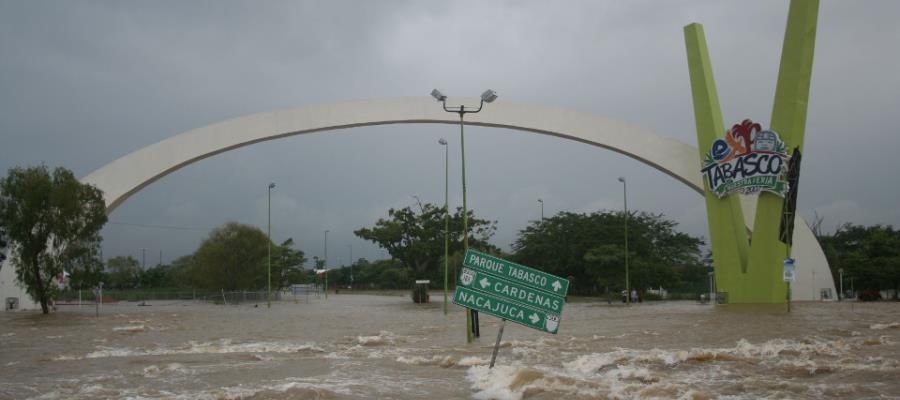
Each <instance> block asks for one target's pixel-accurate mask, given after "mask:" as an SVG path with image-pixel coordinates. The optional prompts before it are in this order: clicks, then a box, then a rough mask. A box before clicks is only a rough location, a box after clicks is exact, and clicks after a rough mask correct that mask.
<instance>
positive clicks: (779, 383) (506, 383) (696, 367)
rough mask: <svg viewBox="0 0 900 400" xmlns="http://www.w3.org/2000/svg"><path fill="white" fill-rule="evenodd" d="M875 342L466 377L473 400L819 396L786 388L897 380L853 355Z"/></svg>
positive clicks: (768, 346)
mask: <svg viewBox="0 0 900 400" xmlns="http://www.w3.org/2000/svg"><path fill="white" fill-rule="evenodd" d="M881 343H884V339H883V338H879V339H877V340H876V339H871V338H869V339H866V338H863V337H854V338H852V339H850V340H844V339H843V338H838V339H834V340H830V339H823V338H818V337H808V338H804V339H802V340H787V339H772V340H768V341H765V342H762V343H758V344H754V343H750V342H749V341H747V340H744V339H741V340H739V341H738V342H737V343H736V344H735V346H734V347H728V348H692V349H689V350H680V349H675V350H664V349H649V350H642V349H627V348H619V349H616V350H614V351H610V352H605V353H593V354H586V355H580V356H577V357H575V358H574V359H572V360H570V361H565V362H562V363H561V364H560V365H556V366H553V365H539V364H536V365H525V364H526V363H521V362H519V363H516V362H513V364H512V365H501V366H497V367H495V368H494V369H488V368H487V367H485V366H483V365H479V366H473V367H472V368H469V370H468V371H467V377H466V378H467V380H468V381H469V382H470V383H471V387H472V389H473V390H475V394H474V397H475V398H479V399H504V400H505V399H513V400H518V399H521V398H522V397H523V396H524V395H526V394H534V393H540V392H550V393H554V394H557V395H560V396H563V397H565V396H587V397H607V398H684V399H693V398H720V397H721V398H727V397H729V396H732V398H745V399H749V398H759V397H760V396H774V397H796V396H798V395H801V397H810V396H811V397H820V396H819V395H817V394H816V393H818V392H817V391H818V390H820V389H821V388H819V389H816V388H814V387H812V386H809V385H804V384H799V383H797V382H794V379H795V378H796V377H797V376H798V374H799V375H801V376H803V375H806V376H809V375H817V374H828V373H834V372H835V371H841V370H860V371H876V372H883V373H884V372H887V373H891V372H895V371H896V372H898V373H900V361H897V360H892V359H885V358H881V357H875V358H873V357H868V358H862V357H860V356H859V351H858V350H859V349H861V348H863V346H869V345H878V344H881ZM526 344H527V343H518V345H523V346H524V345H526ZM398 361H401V362H402V361H403V360H400V359H398ZM412 361H416V360H412ZM424 361H425V362H426V363H427V362H428V361H432V362H433V361H434V360H428V359H425V360H424ZM762 371H771V373H766V378H765V379H762V378H760V376H759V374H760V373H762ZM737 381H741V382H743V383H742V386H743V390H746V393H745V394H740V395H732V394H730V393H715V390H716V389H710V388H713V387H714V388H728V387H731V386H733V383H734V382H737ZM723 383H724V384H723ZM707 390H709V391H710V392H707Z"/></svg>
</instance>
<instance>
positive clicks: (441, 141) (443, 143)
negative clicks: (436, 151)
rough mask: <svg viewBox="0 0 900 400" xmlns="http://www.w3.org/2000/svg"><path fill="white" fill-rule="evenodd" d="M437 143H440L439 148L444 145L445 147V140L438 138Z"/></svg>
mask: <svg viewBox="0 0 900 400" xmlns="http://www.w3.org/2000/svg"><path fill="white" fill-rule="evenodd" d="M438 143H440V144H441V146H446V145H447V140H445V139H444V138H440V139H438Z"/></svg>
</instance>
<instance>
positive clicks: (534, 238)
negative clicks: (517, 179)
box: [513, 211, 704, 293]
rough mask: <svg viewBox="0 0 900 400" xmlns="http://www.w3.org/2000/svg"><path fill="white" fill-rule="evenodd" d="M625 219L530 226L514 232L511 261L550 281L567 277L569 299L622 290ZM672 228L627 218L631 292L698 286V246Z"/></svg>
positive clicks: (656, 220)
mask: <svg viewBox="0 0 900 400" xmlns="http://www.w3.org/2000/svg"><path fill="white" fill-rule="evenodd" d="M625 217H626V216H625V214H624V213H622V212H611V211H601V212H595V213H591V214H576V213H569V212H561V213H558V214H557V215H555V216H553V217H550V218H547V219H544V220H543V221H535V222H533V223H531V224H530V225H529V226H527V227H526V228H525V229H523V230H521V231H520V232H519V235H518V238H517V239H516V241H515V242H514V243H513V250H514V251H515V252H516V253H515V254H514V255H513V259H514V260H515V261H517V262H520V263H522V264H524V265H528V266H531V267H535V268H538V269H541V270H544V271H546V272H549V273H551V274H554V275H559V276H564V277H570V276H571V277H573V278H574V281H573V285H572V289H570V290H571V291H572V293H596V292H598V291H604V290H606V288H607V287H608V288H609V289H610V290H618V289H624V287H625V235H624V231H625V230H624V226H625ZM676 226H677V224H676V223H675V222H673V221H669V220H666V219H665V218H663V216H662V215H661V214H660V215H657V214H649V213H644V212H630V213H629V214H628V254H629V270H630V276H629V280H630V282H631V286H632V287H636V288H648V287H657V286H665V287H668V288H672V289H680V288H681V287H683V286H684V285H689V284H690V285H691V286H694V285H693V284H695V283H701V282H703V281H702V276H703V274H704V272H703V267H702V265H703V263H702V261H701V252H700V246H701V245H702V244H703V241H702V240H700V239H698V238H694V237H691V236H689V235H686V234H684V233H680V232H677V231H675V227H676ZM698 276H699V277H700V278H698ZM693 280H697V282H693Z"/></svg>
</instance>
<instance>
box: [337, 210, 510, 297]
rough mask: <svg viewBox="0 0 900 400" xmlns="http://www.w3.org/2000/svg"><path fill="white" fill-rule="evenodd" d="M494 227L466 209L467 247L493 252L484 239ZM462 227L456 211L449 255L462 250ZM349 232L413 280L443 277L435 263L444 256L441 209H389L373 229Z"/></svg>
mask: <svg viewBox="0 0 900 400" xmlns="http://www.w3.org/2000/svg"><path fill="white" fill-rule="evenodd" d="M496 225H497V223H496V221H488V220H484V219H479V218H476V217H475V214H474V212H473V211H472V210H469V212H468V229H469V246H470V247H472V248H475V249H480V250H484V251H491V252H496V251H497V249H496V247H494V246H493V245H491V244H490V243H488V239H490V237H491V236H493V234H494V232H495V231H496V230H497V226H496ZM462 226H463V213H462V208H457V209H456V212H455V213H453V214H452V215H450V222H449V231H450V232H449V235H448V236H449V242H450V243H449V248H450V252H451V253H453V252H457V251H462V249H463V227H462ZM353 233H354V234H356V236H358V237H360V238H362V239H365V240H369V241H371V242H373V243H375V244H377V245H378V246H380V247H381V248H383V249H385V250H387V252H388V254H390V255H391V257H393V258H395V259H397V260H399V261H400V262H402V263H403V265H405V266H406V267H408V268H410V269H411V271H412V274H413V277H415V278H418V279H424V278H427V279H431V280H435V279H438V277H442V276H443V275H442V271H443V269H441V268H438V266H439V260H441V259H442V257H443V256H444V208H443V207H437V206H435V205H433V204H424V205H422V204H420V205H419V210H418V211H416V210H413V209H412V208H411V207H406V208H402V209H399V210H395V209H390V210H388V218H387V219H385V218H379V219H378V221H376V222H375V226H374V227H372V228H361V229H357V230H355V231H353ZM440 265H443V264H440ZM441 279H443V278H441Z"/></svg>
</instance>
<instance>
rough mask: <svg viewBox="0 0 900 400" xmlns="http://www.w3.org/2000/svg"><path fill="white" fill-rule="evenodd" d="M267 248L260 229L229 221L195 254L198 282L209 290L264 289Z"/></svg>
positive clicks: (266, 238)
mask: <svg viewBox="0 0 900 400" xmlns="http://www.w3.org/2000/svg"><path fill="white" fill-rule="evenodd" d="M268 245H269V238H268V237H267V236H266V234H265V233H264V232H263V231H262V230H260V229H259V228H257V227H253V226H249V225H244V224H239V223H237V222H229V223H227V224H225V225H224V226H222V227H219V228H216V229H214V230H213V231H212V232H210V233H209V237H207V238H206V240H204V241H203V243H202V244H200V248H199V249H197V252H196V253H195V254H194V260H195V262H196V265H195V267H194V270H195V279H196V281H197V283H199V284H200V285H201V286H202V287H204V288H206V289H209V290H219V289H224V290H247V289H252V290H255V289H260V288H265V287H266V284H267V279H268V278H267V264H266V260H267V257H268V249H269V248H268ZM273 266H274V264H273ZM273 276H275V275H273ZM273 282H274V280H273Z"/></svg>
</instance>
